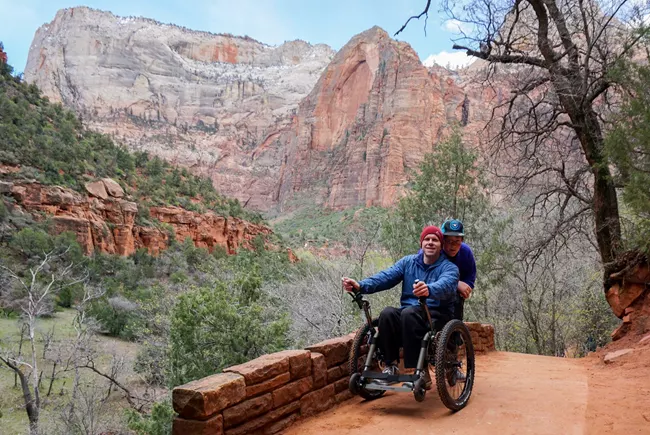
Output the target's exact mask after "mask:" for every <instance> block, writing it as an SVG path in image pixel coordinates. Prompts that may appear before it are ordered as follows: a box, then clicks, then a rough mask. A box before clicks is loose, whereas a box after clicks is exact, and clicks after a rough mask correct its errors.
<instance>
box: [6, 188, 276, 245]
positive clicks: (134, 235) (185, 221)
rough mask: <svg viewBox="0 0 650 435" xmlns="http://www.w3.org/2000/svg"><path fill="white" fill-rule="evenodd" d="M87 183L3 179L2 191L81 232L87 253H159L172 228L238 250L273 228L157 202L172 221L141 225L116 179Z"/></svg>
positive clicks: (161, 215) (153, 211)
mask: <svg viewBox="0 0 650 435" xmlns="http://www.w3.org/2000/svg"><path fill="white" fill-rule="evenodd" d="M86 188H87V190H88V191H89V193H90V195H89V196H86V195H81V194H79V193H78V192H75V191H73V190H70V189H67V188H64V187H60V186H45V185H42V184H39V183H28V182H21V183H7V182H0V193H4V194H7V195H10V196H12V197H13V198H14V199H15V200H16V207H18V208H19V209H20V210H23V211H25V212H28V213H31V214H38V212H43V213H44V214H45V215H46V216H48V217H51V219H52V222H53V225H54V229H55V231H56V232H63V231H71V232H73V233H75V234H76V235H77V240H78V241H79V243H80V244H81V246H82V248H83V249H84V251H85V252H86V253H87V254H90V253H92V252H94V251H97V250H99V251H102V252H106V253H110V254H119V255H130V254H132V253H134V252H135V250H136V249H138V248H146V249H147V250H148V251H149V252H150V253H152V254H157V253H159V252H160V251H161V250H163V249H165V248H166V247H167V245H168V243H169V233H170V232H171V233H173V234H174V236H175V238H176V239H177V240H185V239H186V238H187V237H189V238H190V239H192V241H193V242H194V244H195V245H196V246H199V247H204V248H207V249H209V250H210V251H212V250H213V249H214V248H215V247H217V246H219V247H222V248H225V249H226V250H227V251H228V253H231V254H232V253H234V252H235V251H236V250H237V248H239V247H240V246H243V247H247V248H248V247H251V242H252V240H253V238H254V237H255V236H257V235H258V234H261V235H264V236H267V235H269V234H271V233H272V231H271V229H270V228H268V227H266V226H263V225H255V224H252V223H250V222H246V221H243V220H241V219H238V218H232V217H223V216H218V215H216V214H214V213H211V212H209V213H204V214H201V213H196V212H192V211H188V210H185V209H183V208H180V207H151V208H150V215H151V217H152V218H153V219H157V220H158V221H159V222H161V223H162V224H166V225H161V227H160V228H159V227H146V226H142V225H138V224H136V222H135V217H136V214H137V212H138V205H137V204H136V203H135V202H132V201H129V200H127V199H125V198H124V192H123V191H122V189H121V188H120V186H119V185H118V184H117V183H115V182H114V181H113V180H110V179H104V180H101V181H98V182H94V183H89V184H88V185H87V186H86ZM165 226H166V228H164V227H165Z"/></svg>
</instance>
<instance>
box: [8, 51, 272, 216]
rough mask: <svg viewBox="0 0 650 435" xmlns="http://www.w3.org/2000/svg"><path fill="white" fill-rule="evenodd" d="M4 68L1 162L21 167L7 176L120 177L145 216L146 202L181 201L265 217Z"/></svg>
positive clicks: (75, 180) (70, 181) (61, 180)
mask: <svg viewBox="0 0 650 435" xmlns="http://www.w3.org/2000/svg"><path fill="white" fill-rule="evenodd" d="M3 65H4V66H3V68H2V71H1V72H0V163H2V164H5V165H14V166H20V171H19V172H17V173H11V174H8V175H7V176H6V177H7V178H18V179H20V178H26V179H35V180H37V181H40V182H42V183H44V184H56V185H62V186H67V187H70V188H72V189H74V190H77V191H79V192H83V191H84V184H85V183H86V182H87V181H89V180H92V179H96V178H101V177H110V178H113V179H115V180H117V181H118V182H119V183H120V184H121V185H122V187H123V188H125V190H126V191H127V192H128V193H130V194H131V195H133V196H134V197H135V199H136V200H137V201H138V205H139V208H140V209H141V210H142V211H141V213H142V214H143V215H144V216H145V217H146V214H147V212H146V206H147V205H170V204H171V205H178V206H181V207H184V208H186V209H188V210H194V211H199V212H203V211H206V210H212V211H214V212H216V213H217V214H220V215H223V216H235V217H242V218H244V219H246V220H249V221H252V222H260V221H261V216H260V215H259V214H258V213H253V212H250V211H247V210H244V209H243V207H242V206H241V204H240V203H239V201H237V200H236V199H229V198H226V197H224V196H222V195H220V194H218V193H217V192H216V190H215V189H214V186H213V185H212V182H211V180H210V179H209V178H207V177H200V176H196V175H192V174H191V173H190V172H189V171H188V170H187V169H184V168H183V169H180V168H177V167H174V166H172V165H170V164H169V163H167V162H166V161H164V160H162V159H160V158H158V157H150V156H149V155H148V154H147V153H146V152H136V153H130V152H129V151H128V150H126V149H125V148H124V147H122V146H120V145H116V144H115V143H114V142H113V141H112V139H111V138H110V137H108V136H107V135H104V134H100V133H95V132H91V131H88V130H86V129H84V128H83V126H82V123H81V120H80V119H78V118H77V117H76V115H75V114H74V113H73V112H72V111H70V110H68V109H65V108H64V107H62V106H61V105H60V104H52V103H50V102H49V101H48V99H47V98H45V97H43V96H42V95H41V92H40V90H39V89H38V87H36V86H35V85H29V84H27V83H24V82H22V81H21V80H20V78H18V77H14V76H12V75H11V67H10V66H8V65H6V64H3Z"/></svg>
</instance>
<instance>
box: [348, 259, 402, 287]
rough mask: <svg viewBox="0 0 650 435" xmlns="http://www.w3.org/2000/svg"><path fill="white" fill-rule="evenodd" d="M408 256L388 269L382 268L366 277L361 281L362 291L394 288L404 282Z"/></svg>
mask: <svg viewBox="0 0 650 435" xmlns="http://www.w3.org/2000/svg"><path fill="white" fill-rule="evenodd" d="M406 258H407V257H404V258H402V259H401V260H399V261H398V262H397V263H395V264H394V265H392V266H391V267H389V268H388V269H386V270H382V271H381V272H379V273H377V274H375V275H373V276H371V277H370V278H366V279H364V280H363V281H361V282H359V288H360V290H361V293H363V294H372V293H377V292H380V291H384V290H388V289H390V288H393V287H395V286H396V285H397V284H399V283H400V282H402V280H403V279H404V268H405V265H406V261H407V260H406Z"/></svg>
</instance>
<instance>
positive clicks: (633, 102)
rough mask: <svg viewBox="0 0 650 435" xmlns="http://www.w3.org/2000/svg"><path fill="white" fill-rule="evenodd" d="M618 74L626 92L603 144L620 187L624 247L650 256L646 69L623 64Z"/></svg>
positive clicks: (648, 77) (648, 79)
mask: <svg viewBox="0 0 650 435" xmlns="http://www.w3.org/2000/svg"><path fill="white" fill-rule="evenodd" d="M618 75H619V81H620V82H621V83H622V84H623V85H624V86H625V88H626V89H627V90H628V93H626V94H624V104H623V106H622V109H621V111H620V113H619V115H618V116H617V117H616V118H615V120H614V121H615V122H614V123H613V125H614V127H613V129H612V130H611V131H610V132H609V134H608V135H607V137H606V141H605V144H606V147H607V152H608V154H609V157H610V159H611V161H612V162H613V163H614V164H615V165H616V168H617V174H616V175H617V178H618V180H617V181H618V184H619V185H623V186H624V188H623V191H622V193H623V195H622V197H623V201H624V203H625V205H626V206H627V210H625V211H624V214H623V216H624V217H625V218H627V219H626V222H625V223H627V224H629V225H624V229H627V231H626V233H625V236H626V242H628V246H627V247H628V248H640V249H641V250H643V251H645V252H646V254H650V188H648V186H650V93H648V88H649V87H650V67H648V65H647V64H642V65H638V64H632V63H629V64H624V68H621V71H620V72H619V73H618Z"/></svg>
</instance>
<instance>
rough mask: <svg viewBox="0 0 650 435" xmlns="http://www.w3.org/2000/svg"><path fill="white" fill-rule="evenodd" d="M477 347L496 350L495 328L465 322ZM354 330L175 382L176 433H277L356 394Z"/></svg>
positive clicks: (180, 434)
mask: <svg viewBox="0 0 650 435" xmlns="http://www.w3.org/2000/svg"><path fill="white" fill-rule="evenodd" d="M467 326H468V328H469V330H470V334H471V336H472V342H473V343H474V347H475V350H476V351H477V352H484V351H489V350H494V328H493V327H492V326H491V325H485V324H481V323H467ZM353 339H354V334H350V335H346V336H343V337H338V338H333V339H330V340H326V341H323V342H320V343H317V344H314V345H312V346H308V347H307V348H306V349H304V350H286V351H283V352H277V353H273V354H269V355H263V356H261V357H259V358H256V359H254V360H252V361H249V362H247V363H245V364H241V365H237V366H233V367H229V368H227V369H225V370H224V371H223V373H220V374H216V375H213V376H209V377H207V378H203V379H199V380H197V381H193V382H190V383H188V384H185V385H181V386H179V387H176V388H175V389H174V391H173V403H174V410H175V411H176V412H177V413H178V415H177V416H176V418H175V419H174V429H173V434H174V435H190V434H205V435H207V434H210V435H221V434H225V435H240V434H265V435H266V434H275V433H278V432H281V431H282V430H284V429H286V428H287V427H289V426H290V425H291V424H293V423H294V422H295V421H296V420H298V419H299V418H302V417H307V416H310V415H314V414H317V413H320V412H323V411H326V410H328V409H330V408H332V407H334V406H336V405H337V404H339V403H341V402H343V401H345V400H348V399H350V398H352V395H351V394H350V392H349V391H348V382H349V379H350V373H349V369H348V355H349V353H350V346H351V345H352V340H353Z"/></svg>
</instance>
